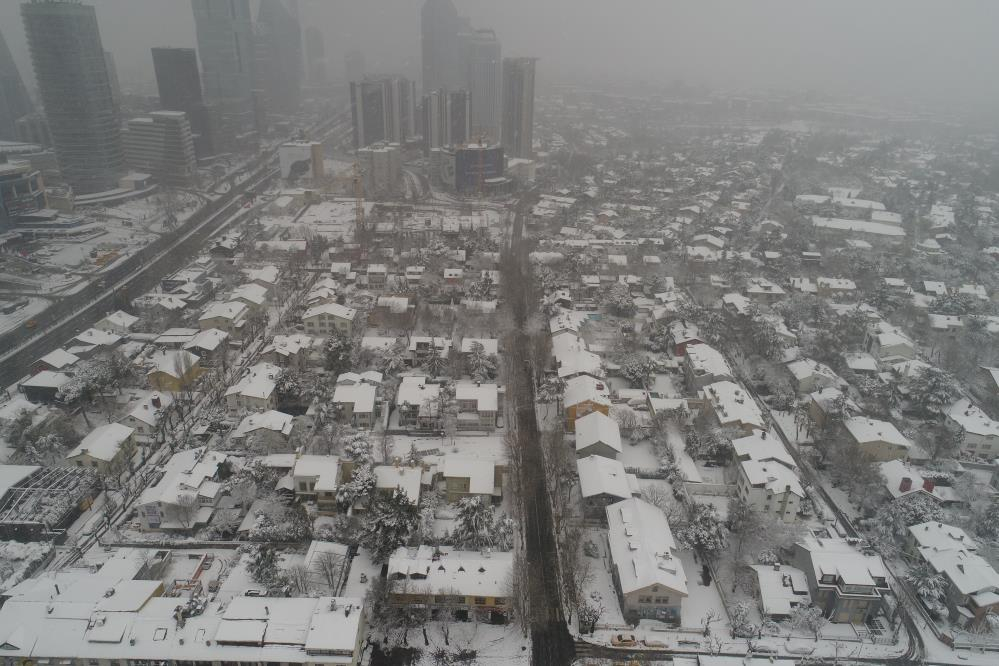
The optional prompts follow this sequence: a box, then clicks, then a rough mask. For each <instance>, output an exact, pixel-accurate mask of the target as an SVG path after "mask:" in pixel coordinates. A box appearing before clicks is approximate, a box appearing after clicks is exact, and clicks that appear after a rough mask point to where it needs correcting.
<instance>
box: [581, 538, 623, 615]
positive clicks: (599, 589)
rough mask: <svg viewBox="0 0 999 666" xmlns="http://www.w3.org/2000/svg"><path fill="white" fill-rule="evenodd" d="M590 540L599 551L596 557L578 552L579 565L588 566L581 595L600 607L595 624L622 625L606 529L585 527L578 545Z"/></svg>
mask: <svg viewBox="0 0 999 666" xmlns="http://www.w3.org/2000/svg"><path fill="white" fill-rule="evenodd" d="M587 542H592V543H593V544H595V545H596V547H597V551H598V552H599V556H598V557H590V556H588V555H586V554H585V553H582V554H580V566H581V567H583V566H588V567H589V572H590V576H589V577H588V578H587V579H586V583H585V586H584V591H583V597H584V599H585V601H586V603H588V604H590V605H592V606H594V607H596V608H600V609H602V610H601V613H600V620H599V621H598V622H597V624H602V625H623V624H624V617H623V616H622V615H621V605H620V604H619V603H618V599H617V593H616V592H615V591H614V579H613V578H612V575H611V571H610V567H611V564H610V553H608V552H607V535H606V531H605V530H603V529H598V528H590V529H587V530H586V531H585V532H584V533H583V538H582V539H581V540H580V544H579V547H580V548H582V547H583V544H585V543H587Z"/></svg>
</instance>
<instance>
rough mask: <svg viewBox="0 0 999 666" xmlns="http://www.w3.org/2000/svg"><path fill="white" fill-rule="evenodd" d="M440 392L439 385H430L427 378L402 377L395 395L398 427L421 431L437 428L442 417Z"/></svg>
mask: <svg viewBox="0 0 999 666" xmlns="http://www.w3.org/2000/svg"><path fill="white" fill-rule="evenodd" d="M440 392H441V387H440V384H431V383H430V382H429V379H428V378H427V377H423V376H406V377H403V378H402V382H401V383H400V384H399V389H398V390H397V391H396V394H395V404H396V408H397V409H398V410H399V426H400V427H402V428H417V429H421V430H430V429H433V428H435V427H438V426H439V425H440V419H441V418H442V416H443V415H442V414H441V405H440Z"/></svg>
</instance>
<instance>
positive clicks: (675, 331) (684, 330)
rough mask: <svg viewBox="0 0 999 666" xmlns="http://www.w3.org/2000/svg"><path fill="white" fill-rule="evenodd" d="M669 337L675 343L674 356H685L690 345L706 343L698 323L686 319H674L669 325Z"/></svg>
mask: <svg viewBox="0 0 999 666" xmlns="http://www.w3.org/2000/svg"><path fill="white" fill-rule="evenodd" d="M669 338H670V342H671V343H672V345H673V355H674V356H683V355H684V354H686V353H687V348H688V347H692V346H694V345H703V344H704V340H703V339H702V338H701V331H700V329H699V328H697V324H694V323H692V322H688V321H687V320H685V319H680V320H677V321H674V322H673V323H671V324H670V325H669Z"/></svg>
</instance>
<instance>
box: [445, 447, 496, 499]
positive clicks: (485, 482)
mask: <svg viewBox="0 0 999 666" xmlns="http://www.w3.org/2000/svg"><path fill="white" fill-rule="evenodd" d="M440 470H441V474H442V475H443V476H444V478H448V479H468V492H469V494H472V495H492V494H493V492H494V490H495V485H494V483H495V481H496V463H495V462H493V461H492V460H485V459H482V458H470V457H466V456H454V455H448V456H445V457H444V460H443V462H442V463H441V467H440Z"/></svg>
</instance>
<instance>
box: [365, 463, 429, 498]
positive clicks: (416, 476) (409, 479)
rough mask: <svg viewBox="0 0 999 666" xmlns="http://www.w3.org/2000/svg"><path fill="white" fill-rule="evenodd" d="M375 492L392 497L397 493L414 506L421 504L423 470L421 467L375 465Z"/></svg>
mask: <svg viewBox="0 0 999 666" xmlns="http://www.w3.org/2000/svg"><path fill="white" fill-rule="evenodd" d="M372 471H373V472H374V475H375V492H378V493H381V494H382V495H389V496H390V495H392V494H393V493H395V492H396V491H399V492H400V493H402V494H403V496H405V498H406V499H408V500H409V501H410V503H411V504H413V505H418V504H419V503H420V489H421V488H420V487H421V485H422V479H423V468H422V467H421V466H419V465H415V466H409V465H375V466H374V467H373V468H372Z"/></svg>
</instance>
